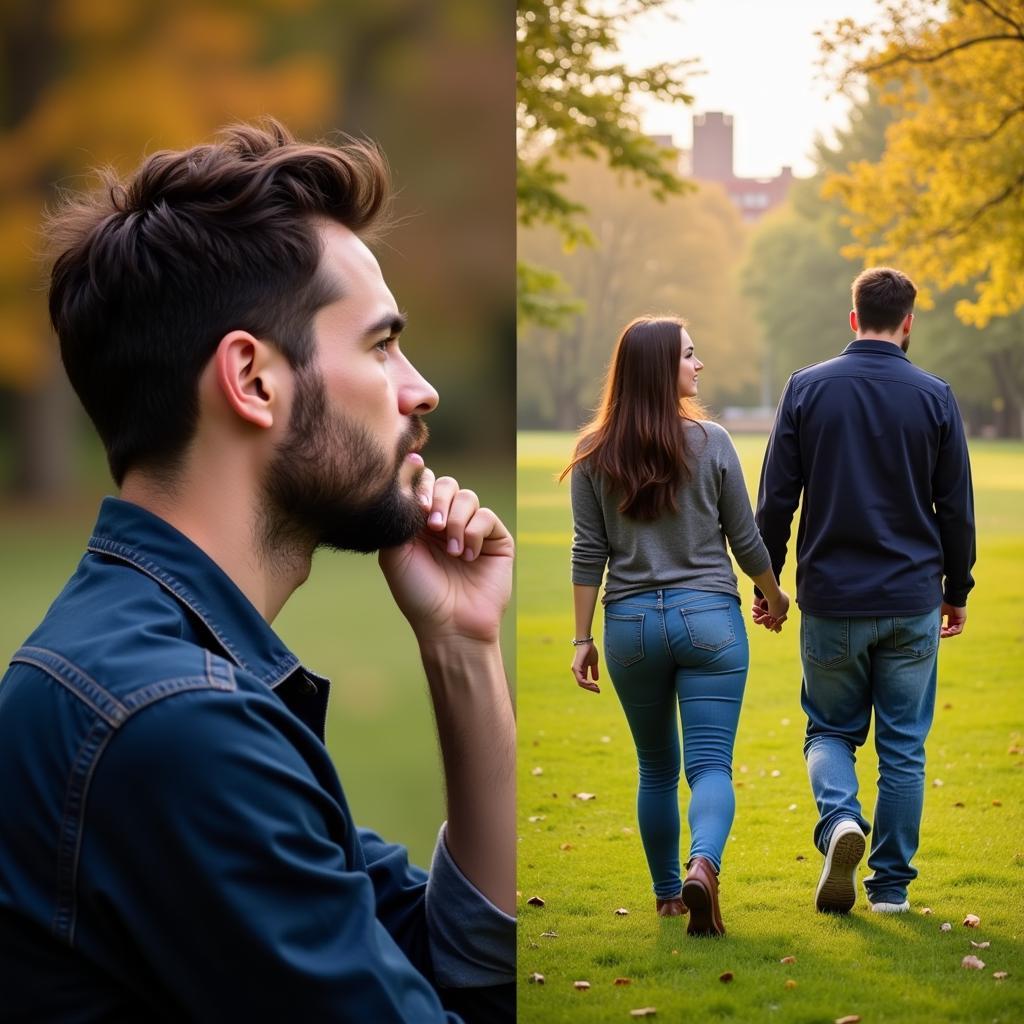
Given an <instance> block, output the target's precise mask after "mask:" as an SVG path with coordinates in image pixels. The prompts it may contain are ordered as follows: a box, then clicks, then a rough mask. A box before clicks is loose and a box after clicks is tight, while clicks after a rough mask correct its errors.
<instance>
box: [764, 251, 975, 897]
mask: <svg viewBox="0 0 1024 1024" xmlns="http://www.w3.org/2000/svg"><path fill="white" fill-rule="evenodd" d="M916 295H917V290H916V288H915V287H914V284H913V282H912V281H911V280H910V279H909V278H908V277H907V276H906V275H905V274H902V273H900V272H899V271H898V270H893V269H890V268H888V267H874V268H871V269H868V270H865V271H863V272H862V273H861V274H860V275H859V276H858V277H857V279H856V280H855V281H854V282H853V306H854V308H853V310H852V312H851V313H850V327H851V328H852V329H853V331H854V333H855V335H856V339H855V340H854V341H852V342H851V343H850V344H849V345H847V347H846V348H845V349H844V350H843V352H842V353H841V354H840V355H839V356H837V357H835V358H834V359H829V360H827V361H826V362H823V363H818V364H815V365H814V366H809V367H805V368H804V369H802V370H798V371H797V372H796V373H794V374H793V376H792V377H790V379H789V382H788V383H787V385H786V388H785V390H784V392H783V394H782V398H781V400H780V402H779V408H778V412H777V414H776V419H775V426H774V428H773V430H772V435H771V438H770V439H769V442H768V449H767V451H766V453H765V459H764V466H763V467H762V471H761V485H760V491H759V494H758V505H757V516H756V520H757V525H758V527H759V529H760V531H761V535H762V536H763V538H764V541H765V544H766V545H767V547H768V551H769V553H770V555H771V559H772V568H773V569H774V570H775V573H776V575H777V576H781V573H782V567H783V564H784V563H785V560H786V546H787V542H788V540H789V533H790V524H791V522H792V518H793V513H794V512H795V510H796V507H797V504H798V502H799V501H800V499H801V495H802V497H803V506H802V511H801V514H800V524H799V528H798V530H797V540H796V559H797V570H796V585H797V603H798V604H799V606H800V610H801V613H802V619H801V626H800V654H801V660H802V663H803V688H802V696H801V702H802V704H803V708H804V711H805V712H806V714H807V735H806V739H805V742H804V756H805V757H806V759H807V771H808V775H809V776H810V781H811V789H812V790H813V792H814V798H815V801H816V802H817V805H818V814H819V817H818V823H817V825H816V826H815V829H814V842H815V845H816V846H817V847H818V849H819V850H820V851H821V853H822V854H823V855H824V858H825V863H824V866H823V868H822V872H821V878H820V880H819V882H818V886H817V889H816V891H815V907H816V908H817V909H818V910H819V911H829V912H833V913H847V912H848V911H849V910H850V909H851V908H852V907H853V905H854V903H855V902H856V872H857V865H858V863H859V862H860V860H861V858H862V857H863V855H864V848H865V836H866V835H867V834H869V833H870V834H871V837H872V839H871V853H870V856H869V857H868V866H869V867H870V868H871V869H872V872H873V873H872V874H871V875H869V876H868V877H867V878H866V879H865V880H864V885H865V889H866V890H867V896H868V902H869V904H870V906H871V909H872V910H873V911H876V912H880V913H902V912H905V911H907V910H909V909H910V903H909V901H908V900H907V886H908V885H909V883H910V882H911V881H912V880H913V879H914V878H916V877H917V870H916V869H915V868H913V867H912V866H911V863H910V862H911V859H912V858H913V856H914V854H915V853H916V852H917V847H918V841H919V831H920V823H921V810H922V804H923V798H924V763H925V756H924V743H925V738H926V737H927V735H928V730H929V728H930V726H931V721H932V712H933V710H934V706H935V682H936V657H937V653H938V642H939V639H940V637H950V636H957V635H958V634H960V633H961V632H962V631H963V628H964V624H965V622H966V620H967V608H966V604H967V595H968V593H969V592H970V590H971V588H972V587H973V586H974V580H973V579H972V577H971V567H972V566H973V565H974V557H975V537H974V498H973V493H972V489H971V471H970V463H969V461H968V454H967V443H966V440H965V437H964V428H963V423H962V422H961V418H960V412H959V409H958V408H957V404H956V400H955V398H954V397H953V392H952V390H951V388H950V386H949V385H948V384H947V383H946V382H945V381H943V380H940V379H939V378H938V377H935V376H933V375H932V374H930V373H925V372H924V371H923V370H921V369H918V368H917V367H915V366H914V365H913V364H912V363H911V362H910V360H909V359H908V358H907V349H908V347H909V343H910V330H911V327H912V325H913V320H914V314H913V308H914V299H915V298H916ZM765 615H766V608H765V605H764V600H763V598H762V597H761V596H760V594H758V595H756V597H755V603H754V621H755V622H758V623H763V621H764V618H765ZM872 713H874V716H875V747H876V750H877V753H878V763H879V764H878V768H879V779H878V800H877V803H876V805H875V815H874V823H873V826H869V825H868V822H867V820H866V819H865V818H864V817H863V815H862V814H861V807H860V803H859V801H858V798H857V775H856V772H855V769H854V763H855V752H856V750H857V748H858V747H860V746H862V745H863V743H864V741H865V740H866V738H867V735H868V727H869V725H870V722H871V715H872Z"/></svg>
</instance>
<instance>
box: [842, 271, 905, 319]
mask: <svg viewBox="0 0 1024 1024" xmlns="http://www.w3.org/2000/svg"><path fill="white" fill-rule="evenodd" d="M851 291H852V292H853V308H854V310H855V311H856V313H857V326H858V327H859V328H860V330H861V331H885V332H886V333H887V334H888V333H891V332H892V331H895V330H896V329H897V328H898V327H899V326H900V324H901V323H903V320H904V318H905V317H906V315H907V314H908V313H912V312H913V311H914V300H915V299H916V298H917V288H915V287H914V282H913V281H911V280H910V278H909V277H907V275H906V274H904V273H902V272H901V271H899V270H893V268H892V267H869V268H868V269H867V270H862V271H861V272H860V273H859V274H858V275H857V277H856V279H855V280H854V282H853V287H852V289H851Z"/></svg>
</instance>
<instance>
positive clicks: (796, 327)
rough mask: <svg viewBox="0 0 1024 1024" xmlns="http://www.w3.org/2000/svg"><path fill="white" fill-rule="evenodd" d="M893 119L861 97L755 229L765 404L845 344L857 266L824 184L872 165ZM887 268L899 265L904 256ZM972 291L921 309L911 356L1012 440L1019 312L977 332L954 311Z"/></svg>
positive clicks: (1023, 378)
mask: <svg viewBox="0 0 1024 1024" xmlns="http://www.w3.org/2000/svg"><path fill="white" fill-rule="evenodd" d="M896 115H897V108H895V107H893V106H892V105H891V104H887V103H885V102H884V101H883V98H882V97H880V96H878V95H877V94H876V93H875V92H874V91H873V90H871V91H869V93H868V95H867V96H866V97H865V98H864V99H863V100H862V101H861V102H860V103H858V104H857V105H856V106H855V107H854V108H853V109H852V110H851V113H850V123H849V125H848V126H847V127H846V128H845V129H843V130H841V131H839V132H838V133H837V139H836V142H835V143H834V144H833V145H824V144H821V143H819V145H818V147H817V151H816V157H815V161H816V164H817V169H816V173H815V174H814V175H813V177H811V178H808V179H806V180H805V181H800V182H797V183H796V184H795V185H794V187H793V189H792V191H791V192H790V197H789V201H788V202H787V204H786V205H785V206H784V207H783V208H782V209H781V210H779V211H778V212H776V213H773V214H771V215H770V216H769V217H767V218H765V220H764V221H762V222H761V223H760V224H759V225H758V226H757V228H756V229H755V233H754V236H753V239H752V242H751V246H750V253H749V256H748V258H747V260H746V262H745V264H744V267H743V282H744V288H745V291H746V293H747V295H748V296H749V298H750V299H751V301H752V303H753V309H754V315H755V317H756V320H757V323H758V324H759V326H760V328H761V331H762V332H763V334H764V336H765V338H766V339H767V342H766V344H765V351H764V360H765V364H766V372H767V375H768V383H769V388H768V390H769V392H770V394H771V396H772V399H773V400H774V399H775V398H777V396H778V394H779V392H780V391H781V389H782V386H783V384H785V381H786V378H787V377H788V376H789V374H790V373H792V372H793V371H794V370H796V369H798V368H799V367H801V366H805V365H807V364H808V363H813V362H818V361H820V360H822V359H827V358H830V357H831V356H833V355H835V354H837V353H838V352H839V351H841V349H842V348H843V346H844V345H845V344H846V342H847V341H849V340H850V337H851V336H850V333H849V331H848V328H847V321H846V317H847V311H848V310H849V308H850V283H851V282H852V280H853V278H854V277H855V276H856V275H857V273H858V272H859V270H860V269H861V267H862V263H861V261H860V259H858V258H856V256H855V255H854V254H851V253H850V249H849V247H850V242H851V236H850V229H849V227H848V225H847V223H846V210H845V207H844V206H843V204H842V202H841V201H840V199H839V197H838V196H836V195H834V194H831V193H829V194H828V195H823V194H822V193H823V185H824V183H825V182H826V181H827V180H828V179H829V177H830V175H834V174H836V173H840V172H842V171H843V170H845V169H846V168H847V167H848V166H850V165H856V164H857V163H858V162H860V161H869V162H870V161H877V160H879V159H880V158H881V156H882V153H883V152H884V150H885V145H886V138H887V134H888V131H889V130H890V126H891V125H892V123H893V120H894V117H895V116H896ZM825 191H827V190H825ZM844 254H845V255H844ZM894 262H895V263H896V265H897V266H900V267H905V264H904V263H903V261H902V260H895V261H894ZM970 294H971V293H970V291H969V289H968V288H967V287H966V286H958V287H956V288H952V289H950V290H949V291H948V292H944V293H938V294H936V295H935V296H934V302H933V303H932V305H931V307H930V308H927V309H926V308H923V307H921V308H919V312H918V316H917V318H916V320H915V323H914V330H913V333H912V335H911V348H910V355H911V358H912V359H913V360H914V362H915V363H917V364H919V365H920V366H922V367H923V368H924V369H926V370H929V371H931V372H932V373H936V374H938V375H939V376H940V377H942V378H944V379H945V380H948V381H950V382H951V383H953V385H954V388H955V391H956V395H957V400H958V402H959V403H960V407H961V410H962V411H963V413H964V416H965V418H966V420H967V422H968V426H969V427H970V428H971V429H973V430H979V429H982V428H985V427H989V426H992V427H995V429H996V430H997V432H998V433H999V434H1001V435H1007V436H1019V432H1020V405H1019V401H1018V398H1017V396H1018V395H1019V394H1021V393H1024V346H1022V345H1021V339H1022V338H1024V313H1020V312H1018V313H1015V314H1013V315H1011V316H1009V317H996V318H994V319H993V320H991V321H990V322H989V324H988V326H987V327H986V328H985V329H984V330H978V329H977V328H976V327H974V326H973V325H968V324H965V323H963V322H962V321H961V320H960V319H958V317H957V316H956V313H955V309H956V307H957V305H958V303H959V302H960V301H961V300H962V299H964V298H969V297H970Z"/></svg>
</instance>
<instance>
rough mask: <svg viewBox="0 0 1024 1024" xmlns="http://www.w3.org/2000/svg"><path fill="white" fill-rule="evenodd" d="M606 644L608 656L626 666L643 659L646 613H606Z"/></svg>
mask: <svg viewBox="0 0 1024 1024" xmlns="http://www.w3.org/2000/svg"><path fill="white" fill-rule="evenodd" d="M604 646H605V650H606V651H607V652H608V657H609V658H611V659H612V660H613V661H615V662H618V664H620V665H622V666H623V668H625V667H626V666H628V665H635V664H636V663H637V662H638V661H641V660H643V656H644V615H643V612H639V613H637V614H635V615H623V614H615V613H612V612H605V614H604Z"/></svg>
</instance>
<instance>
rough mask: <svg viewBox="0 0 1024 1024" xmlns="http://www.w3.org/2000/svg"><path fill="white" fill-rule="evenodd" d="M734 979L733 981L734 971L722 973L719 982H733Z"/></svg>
mask: <svg viewBox="0 0 1024 1024" xmlns="http://www.w3.org/2000/svg"><path fill="white" fill-rule="evenodd" d="M732 979H733V973H732V971H722V973H721V974H720V975H719V976H718V980H719V981H722V982H730V981H732Z"/></svg>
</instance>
